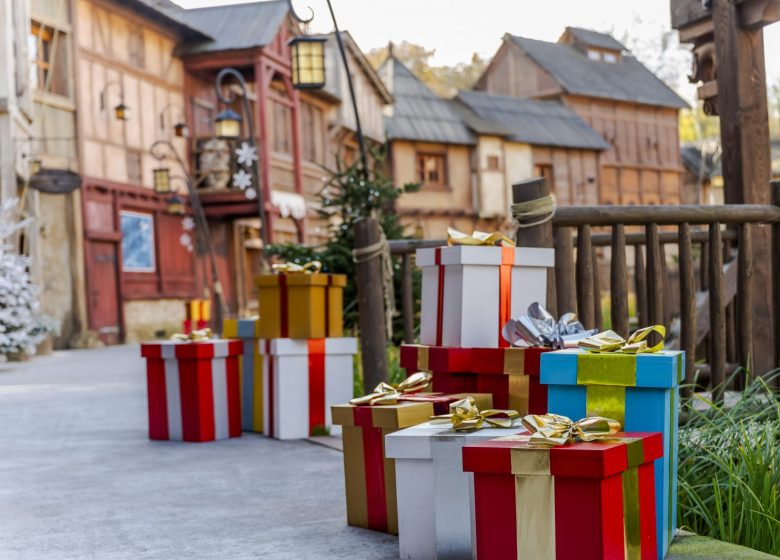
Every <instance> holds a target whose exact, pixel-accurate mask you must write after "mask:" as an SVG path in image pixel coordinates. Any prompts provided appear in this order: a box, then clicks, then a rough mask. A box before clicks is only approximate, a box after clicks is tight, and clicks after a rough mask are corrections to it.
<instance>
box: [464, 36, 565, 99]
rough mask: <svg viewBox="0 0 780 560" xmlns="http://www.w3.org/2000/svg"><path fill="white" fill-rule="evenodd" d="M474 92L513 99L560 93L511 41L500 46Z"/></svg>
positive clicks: (552, 81) (541, 69)
mask: <svg viewBox="0 0 780 560" xmlns="http://www.w3.org/2000/svg"><path fill="white" fill-rule="evenodd" d="M474 89H475V90H481V91H488V92H490V93H495V94H497V95H511V96H514V97H542V96H543V97H548V96H555V95H558V94H560V93H563V88H561V85H560V84H559V83H558V82H557V81H556V80H555V78H553V77H552V76H551V75H550V73H549V72H547V70H545V69H544V68H543V67H542V66H540V65H539V64H537V63H536V61H534V60H533V59H532V58H531V57H529V56H528V55H527V54H526V53H525V52H524V51H522V50H521V49H519V48H517V46H516V45H514V44H513V43H512V42H511V41H504V42H503V43H502V44H501V47H499V49H498V51H497V52H496V54H495V56H494V57H493V59H492V60H491V61H490V64H489V65H488V67H487V68H486V69H485V71H484V72H483V74H482V76H480V78H479V80H477V83H476V85H475V86H474Z"/></svg>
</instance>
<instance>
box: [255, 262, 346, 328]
mask: <svg viewBox="0 0 780 560" xmlns="http://www.w3.org/2000/svg"><path fill="white" fill-rule="evenodd" d="M346 285H347V277H346V275H344V274H263V275H260V276H256V277H255V286H256V287H257V302H258V307H259V311H260V324H259V327H258V328H259V332H258V338H326V337H341V336H343V334H344V314H343V300H344V286H346Z"/></svg>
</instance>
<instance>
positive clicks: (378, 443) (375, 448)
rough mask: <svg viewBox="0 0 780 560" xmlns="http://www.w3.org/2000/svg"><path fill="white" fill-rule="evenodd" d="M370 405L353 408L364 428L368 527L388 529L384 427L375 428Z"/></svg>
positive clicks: (356, 418) (358, 421)
mask: <svg viewBox="0 0 780 560" xmlns="http://www.w3.org/2000/svg"><path fill="white" fill-rule="evenodd" d="M372 410H373V407H370V406H356V407H354V408H353V409H352V413H353V415H354V416H353V418H354V419H355V425H356V426H360V427H361V428H362V429H363V468H364V471H365V475H366V506H367V513H368V528H369V529H374V530H375V531H386V530H387V489H386V488H385V453H384V445H383V441H382V428H375V427H374V426H373V422H372Z"/></svg>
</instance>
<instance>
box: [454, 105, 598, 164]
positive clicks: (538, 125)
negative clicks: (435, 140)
mask: <svg viewBox="0 0 780 560" xmlns="http://www.w3.org/2000/svg"><path fill="white" fill-rule="evenodd" d="M456 102H459V103H462V104H463V105H465V106H466V107H467V108H468V109H469V110H471V111H473V112H474V113H475V114H476V115H477V116H478V117H479V119H480V120H479V121H478V126H480V127H482V128H481V130H477V131H476V132H481V133H483V134H489V133H490V128H489V127H485V123H490V124H491V125H492V127H493V130H494V131H496V132H498V131H500V130H501V129H505V130H506V131H507V133H506V137H507V139H508V140H511V141H513V142H522V143H524V144H533V145H536V146H556V147H563V148H580V149H587V150H606V149H607V148H608V147H609V144H607V142H606V141H605V140H604V139H603V138H602V137H601V136H600V135H599V134H598V133H597V132H596V131H595V130H593V129H592V128H590V127H589V126H588V124H587V123H586V122H585V121H584V120H582V119H581V118H580V117H579V116H578V115H577V114H576V113H575V112H574V111H572V110H571V109H569V108H568V107H565V106H564V105H562V104H560V103H557V102H555V101H534V100H530V99H518V98H516V97H505V96H503V95H492V94H489V93H483V92H476V91H461V92H459V93H458V96H457V97H456ZM466 121H467V122H468V119H466Z"/></svg>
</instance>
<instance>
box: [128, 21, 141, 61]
mask: <svg viewBox="0 0 780 560" xmlns="http://www.w3.org/2000/svg"><path fill="white" fill-rule="evenodd" d="M127 53H128V56H129V57H130V64H132V65H133V66H135V67H136V68H143V67H144V63H145V57H144V55H145V50H144V30H143V28H142V27H141V26H136V27H133V28H131V29H130V33H129V34H128V36H127Z"/></svg>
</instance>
